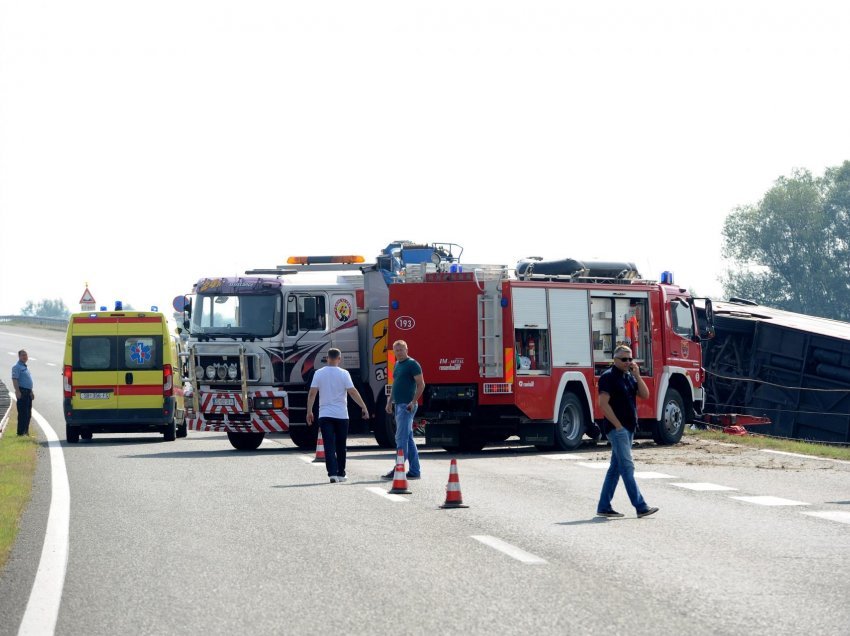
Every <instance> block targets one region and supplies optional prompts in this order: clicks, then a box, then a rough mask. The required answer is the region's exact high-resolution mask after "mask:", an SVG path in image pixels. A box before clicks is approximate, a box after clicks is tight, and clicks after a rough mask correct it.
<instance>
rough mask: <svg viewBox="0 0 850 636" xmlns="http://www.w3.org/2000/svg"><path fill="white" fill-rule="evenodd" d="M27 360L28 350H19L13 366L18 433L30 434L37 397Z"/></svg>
mask: <svg viewBox="0 0 850 636" xmlns="http://www.w3.org/2000/svg"><path fill="white" fill-rule="evenodd" d="M27 360H29V356H28V355H27V352H26V351H24V350H23V349H21V350H20V351H18V361H17V362H16V363H15V366H13V367H12V384H13V385H14V387H15V399H16V400H17V401H18V435H29V432H30V418H31V417H32V401H33V400H34V399H35V394H34V393H33V392H32V376H31V375H30V370H29V369H28V368H27Z"/></svg>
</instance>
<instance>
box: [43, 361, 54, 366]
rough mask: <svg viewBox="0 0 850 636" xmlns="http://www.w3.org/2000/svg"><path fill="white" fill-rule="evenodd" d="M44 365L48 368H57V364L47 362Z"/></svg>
mask: <svg viewBox="0 0 850 636" xmlns="http://www.w3.org/2000/svg"><path fill="white" fill-rule="evenodd" d="M44 364H45V365H46V366H48V367H55V366H56V363H55V362H45V363H44Z"/></svg>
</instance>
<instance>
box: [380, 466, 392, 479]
mask: <svg viewBox="0 0 850 636" xmlns="http://www.w3.org/2000/svg"><path fill="white" fill-rule="evenodd" d="M394 477H395V468H393V469H392V470H391V471H390V472H388V473H387V474H386V475H381V479H383V480H384V481H392V480H393V478H394Z"/></svg>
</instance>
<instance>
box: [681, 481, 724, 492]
mask: <svg viewBox="0 0 850 636" xmlns="http://www.w3.org/2000/svg"><path fill="white" fill-rule="evenodd" d="M673 485H674V486H678V487H679V488H687V489H688V490H738V489H737V488H730V487H729V486H718V485H717V484H706V483H701V482H695V483H690V484H673Z"/></svg>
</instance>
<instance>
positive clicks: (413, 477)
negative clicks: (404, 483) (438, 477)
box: [407, 471, 422, 479]
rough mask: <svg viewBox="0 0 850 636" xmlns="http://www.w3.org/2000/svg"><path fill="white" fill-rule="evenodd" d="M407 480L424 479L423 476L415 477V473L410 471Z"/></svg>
mask: <svg viewBox="0 0 850 636" xmlns="http://www.w3.org/2000/svg"><path fill="white" fill-rule="evenodd" d="M407 478H408V479H422V475H414V474H413V473H411V472H409V471H408V473H407Z"/></svg>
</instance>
